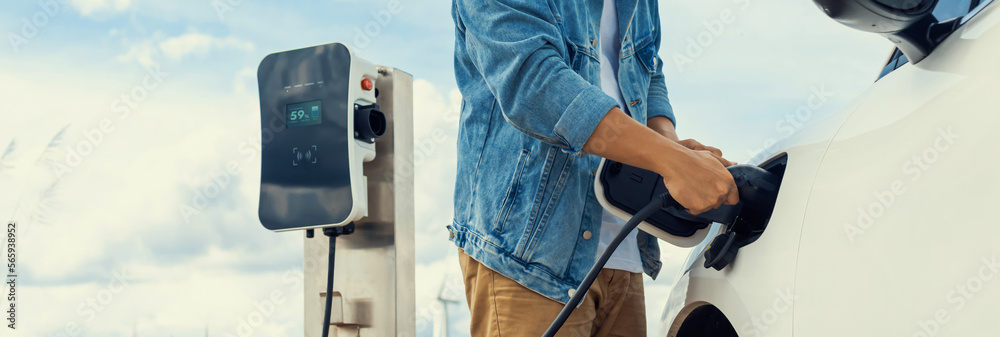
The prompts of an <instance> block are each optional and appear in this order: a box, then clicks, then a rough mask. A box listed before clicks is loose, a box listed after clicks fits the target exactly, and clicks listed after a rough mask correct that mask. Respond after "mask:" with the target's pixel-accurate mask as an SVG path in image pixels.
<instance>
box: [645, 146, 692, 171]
mask: <svg viewBox="0 0 1000 337" xmlns="http://www.w3.org/2000/svg"><path fill="white" fill-rule="evenodd" d="M658 143H659V142H658ZM662 144H663V145H662V146H660V149H658V150H657V151H656V152H657V155H656V156H655V157H654V158H655V163H654V167H655V169H654V171H655V172H656V173H658V174H659V175H660V176H663V180H664V181H669V180H670V179H671V178H673V177H676V176H677V166H678V165H679V164H680V163H683V162H685V161H686V160H687V159H688V158H687V156H690V151H689V150H688V149H687V148H685V147H683V146H681V145H680V144H678V143H677V142H675V141H673V140H668V139H664V141H663V142H662Z"/></svg>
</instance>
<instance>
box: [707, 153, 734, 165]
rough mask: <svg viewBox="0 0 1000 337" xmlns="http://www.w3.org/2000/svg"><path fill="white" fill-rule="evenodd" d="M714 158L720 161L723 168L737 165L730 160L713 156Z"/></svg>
mask: <svg viewBox="0 0 1000 337" xmlns="http://www.w3.org/2000/svg"><path fill="white" fill-rule="evenodd" d="M713 157H715V159H716V160H718V161H719V163H721V164H722V166H725V167H729V166H733V165H736V163H734V162H731V161H729V159H726V158H722V157H720V156H716V155H714V154H713Z"/></svg>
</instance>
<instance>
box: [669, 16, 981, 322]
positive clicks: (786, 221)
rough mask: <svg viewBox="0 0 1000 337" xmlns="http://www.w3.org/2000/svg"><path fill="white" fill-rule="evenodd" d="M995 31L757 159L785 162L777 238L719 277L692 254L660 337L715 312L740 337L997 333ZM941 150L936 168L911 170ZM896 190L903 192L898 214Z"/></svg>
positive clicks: (963, 34) (961, 35)
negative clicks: (680, 297) (693, 313)
mask: <svg viewBox="0 0 1000 337" xmlns="http://www.w3.org/2000/svg"><path fill="white" fill-rule="evenodd" d="M998 21H1000V13H998V12H997V10H996V6H989V7H986V8H985V9H984V10H983V11H982V12H981V13H980V14H979V15H977V16H976V17H975V18H973V19H972V20H970V21H969V22H968V23H967V24H966V25H964V26H962V27H960V28H959V30H958V31H956V32H955V33H954V34H952V36H950V37H949V38H948V39H947V40H945V42H944V43H942V44H941V45H940V46H939V47H938V48H937V49H936V50H935V51H934V52H933V53H931V54H930V55H929V56H928V57H927V58H926V59H924V60H922V61H921V62H919V63H918V64H916V65H914V64H907V65H904V66H903V67H900V68H899V69H897V70H896V71H894V72H892V73H890V74H889V75H887V76H885V77H884V78H882V79H880V80H879V81H878V82H877V83H875V84H874V85H873V86H872V87H871V88H870V89H869V90H868V91H866V92H865V93H864V94H862V95H861V96H860V97H858V98H857V99H856V100H854V101H853V102H852V103H851V104H849V105H848V106H847V107H845V108H844V109H842V110H840V111H837V112H835V113H832V114H830V115H828V116H826V117H825V118H823V119H821V120H818V121H817V122H816V123H815V124H813V125H811V126H809V127H806V128H803V129H802V131H800V132H798V133H797V134H795V135H793V136H792V137H791V138H789V139H786V140H784V141H782V142H779V143H778V144H776V145H775V146H772V147H771V148H769V149H768V150H765V152H764V153H762V154H761V155H759V156H757V157H755V158H754V159H753V160H752V162H753V163H759V162H762V161H763V159H766V158H769V157H772V156H774V155H777V154H781V153H785V154H787V156H788V165H787V168H786V171H785V176H784V179H783V182H782V186H781V191H780V193H779V196H778V200H777V203H776V206H775V212H774V214H773V215H772V218H771V220H770V223H769V225H768V228H767V230H766V231H765V232H764V234H763V235H762V236H761V237H760V238H759V239H758V240H757V241H756V242H754V243H752V244H750V245H749V246H746V247H743V248H742V249H740V253H739V256H738V257H737V259H736V261H735V262H734V263H733V264H731V265H730V266H728V267H726V268H724V269H723V270H722V271H715V270H711V269H705V268H703V267H702V263H703V261H704V260H703V258H700V257H699V256H700V255H701V253H702V250H701V249H695V250H694V251H693V252H692V254H697V255H699V256H692V257H689V262H690V263H691V266H690V269H689V277H690V279H689V282H688V286H687V287H686V291H687V294H686V298H685V301H684V308H683V309H681V310H680V313H679V314H678V315H677V316H676V317H677V319H675V317H674V316H673V315H669V316H668V317H664V323H665V324H664V326H665V327H666V328H665V329H664V331H661V335H668V336H673V334H674V333H676V331H677V328H678V327H679V326H680V324H681V322H682V321H683V318H684V317H685V316H684V315H685V314H686V312H689V311H690V310H691V309H692V308H694V307H697V306H700V305H706V304H711V305H714V306H716V307H717V308H719V309H720V310H721V311H722V312H723V313H724V314H725V315H726V317H727V318H728V319H729V321H730V322H731V324H732V325H733V327H734V328H735V329H736V331H737V332H738V333H739V334H740V336H794V335H799V336H844V335H859V334H860V335H889V334H892V335H901V334H902V335H907V336H911V335H919V334H920V333H924V334H926V335H927V336H931V335H934V334H935V333H938V332H937V331H941V333H943V334H944V335H962V334H972V335H975V334H976V333H980V334H981V333H982V332H983V331H996V330H997V329H996V328H997V325H1000V321H996V320H991V319H989V316H988V315H989V314H990V313H996V312H998V309H1000V307H998V304H997V303H1000V289H997V288H1000V281H996V283H997V285H998V286H992V287H991V283H990V281H989V280H987V277H986V276H989V275H987V274H989V273H984V274H982V275H981V274H980V272H981V271H982V270H984V269H983V268H984V266H985V265H987V264H986V263H984V262H983V259H986V260H988V261H992V258H993V254H994V252H1000V246H998V245H996V244H995V243H994V241H996V238H998V237H1000V227H998V226H993V224H992V223H991V222H992V221H994V220H992V216H991V214H990V213H989V211H990V210H992V209H993V208H996V207H1000V197H998V196H996V195H994V194H992V193H990V192H991V190H998V189H1000V180H998V179H996V178H995V177H994V176H992V175H990V174H989V172H988V170H990V169H991V168H992V165H990V164H993V163H997V162H998V160H997V159H994V158H995V157H994V156H992V155H991V154H992V153H994V152H995V151H990V150H992V148H993V147H994V146H995V145H994V144H997V143H998V142H997V138H996V136H995V135H996V134H997V132H996V131H995V130H994V129H996V128H997V127H1000V108H998V107H1000V94H992V91H995V90H996V89H1000V86H997V79H998V78H1000V62H996V56H997V55H998V54H1000V53H998V51H1000V28H997V22H998ZM949 132H950V136H949ZM935 145H937V147H935ZM929 149H930V150H929ZM935 151H936V152H937V159H936V160H934V163H933V164H932V165H925V166H926V168H924V166H920V165H918V163H916V162H913V156H914V155H918V156H924V155H925V153H926V155H927V156H929V157H928V159H931V158H930V157H934V154H933V153H932V152H935ZM926 161H929V160H925V162H926ZM907 163H909V164H907ZM924 164H927V163H924ZM915 170H918V171H919V175H920V176H919V177H916V176H917V172H918V171H915ZM900 184H902V186H900ZM894 187H895V188H896V190H897V191H898V190H900V189H902V190H905V192H902V193H896V194H897V195H894V196H893V198H892V200H891V202H890V201H888V200H889V197H888V196H886V195H885V194H884V191H889V193H893V188H894ZM880 196H881V197H880ZM880 198H881V199H880ZM883 200H885V201H884V202H883ZM873 203H880V204H882V205H883V207H882V208H883V210H882V211H881V213H879V215H878V216H875V217H873V220H875V221H873V222H872V223H871V224H868V223H867V222H863V223H861V224H859V223H858V221H859V216H861V215H860V214H861V213H859V211H858V209H859V208H862V211H860V212H870V211H869V210H867V208H868V207H869V206H870V205H872V204H873ZM886 205H888V207H886ZM871 207H872V210H871V211H876V212H878V207H875V206H871ZM870 215H871V214H870ZM874 218H877V219H874ZM861 220H867V218H862V219H861ZM976 224H979V226H975V225H976ZM851 226H854V227H856V228H857V229H860V230H861V231H862V233H861V234H860V235H857V233H856V231H855V230H854V228H853V227H851ZM862 226H864V228H862ZM972 226H975V227H972ZM966 228H969V229H968V230H962V229H966ZM848 229H849V230H848ZM848 233H851V235H848ZM702 247H703V246H702ZM986 270H987V271H989V270H991V269H989V268H986ZM973 279H979V281H970V280H973ZM990 279H992V277H991V278H990ZM969 282H972V284H971V285H976V282H979V283H982V285H981V289H979V291H978V292H976V293H975V294H974V296H973V298H967V296H964V295H962V294H961V293H959V292H958V290H957V289H958V288H957V287H959V286H966V285H968V283H969ZM684 290H685V289H675V290H674V291H684ZM953 291H954V292H955V293H958V295H954V294H953V293H952V292H953ZM955 296H960V297H961V298H962V299H958V298H957V297H955ZM673 297H674V296H671V298H673ZM959 303H961V307H959ZM669 305H670V304H668V309H669ZM942 311H943V314H942ZM941 315H945V316H946V317H944V318H940V317H941ZM931 321H934V322H935V323H931ZM942 321H944V322H942ZM934 324H937V325H936V327H937V330H934ZM987 329H988V330H987ZM931 332H934V333H931Z"/></svg>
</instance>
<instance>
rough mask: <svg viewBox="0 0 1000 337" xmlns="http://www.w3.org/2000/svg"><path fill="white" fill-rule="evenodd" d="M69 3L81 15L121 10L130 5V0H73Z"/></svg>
mask: <svg viewBox="0 0 1000 337" xmlns="http://www.w3.org/2000/svg"><path fill="white" fill-rule="evenodd" d="M70 5H71V6H73V7H75V8H76V9H77V10H79V11H80V14H82V15H83V16H88V15H91V14H96V13H100V12H121V11H124V10H126V9H129V7H130V6H131V5H132V0H73V1H72V2H70Z"/></svg>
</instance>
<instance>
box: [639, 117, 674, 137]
mask: <svg viewBox="0 0 1000 337" xmlns="http://www.w3.org/2000/svg"><path fill="white" fill-rule="evenodd" d="M646 126H648V127H649V128H650V129H653V131H656V133H659V134H660V135H662V136H664V137H667V139H670V140H672V141H675V142H676V141H678V138H677V132H676V131H674V122H673V121H671V120H670V118H667V117H664V116H654V117H653V118H650V119H647V120H646Z"/></svg>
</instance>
